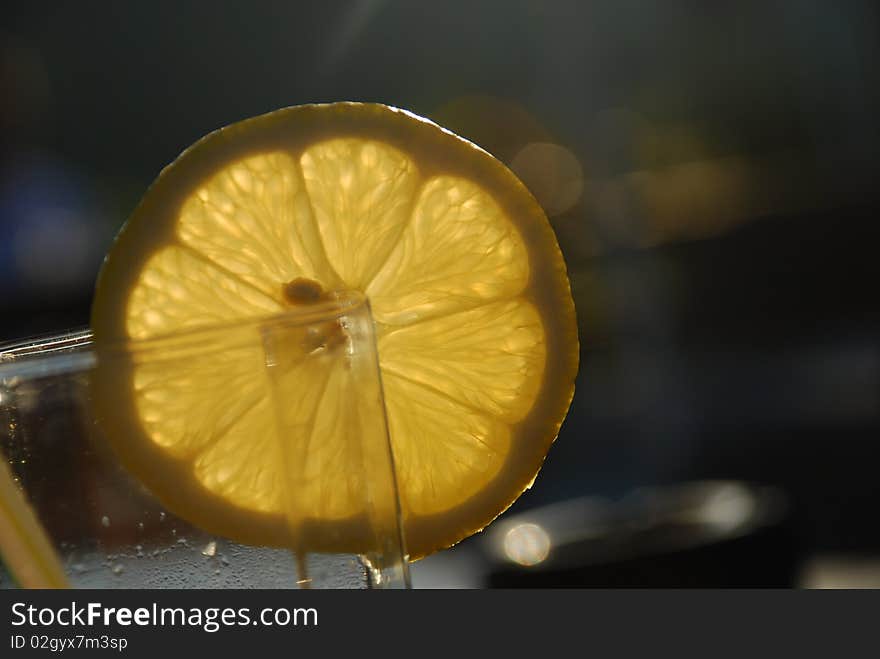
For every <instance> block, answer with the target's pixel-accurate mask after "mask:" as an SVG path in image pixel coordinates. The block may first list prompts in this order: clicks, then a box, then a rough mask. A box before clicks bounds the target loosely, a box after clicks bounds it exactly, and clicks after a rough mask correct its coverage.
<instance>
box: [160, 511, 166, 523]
mask: <svg viewBox="0 0 880 659" xmlns="http://www.w3.org/2000/svg"><path fill="white" fill-rule="evenodd" d="M159 521H160V522H164V521H165V513H159Z"/></svg>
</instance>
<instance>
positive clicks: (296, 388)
mask: <svg viewBox="0 0 880 659" xmlns="http://www.w3.org/2000/svg"><path fill="white" fill-rule="evenodd" d="M236 355H241V361H237V362H236V368H235V369H234V370H235V371H236V372H238V373H239V376H238V379H236V378H234V377H232V376H229V377H230V379H229V381H228V382H222V383H221V385H222V387H223V391H224V392H225V393H224V395H223V400H217V401H211V400H204V399H205V398H208V397H210V396H212V395H215V394H216V390H212V391H211V392H207V391H201V392H199V391H198V390H196V388H198V387H200V386H201V387H204V383H205V377H204V375H203V376H200V377H189V376H190V375H191V374H198V373H200V372H201V373H205V372H207V371H206V370H205V369H208V370H209V371H210V369H212V368H213V373H214V374H215V377H218V378H223V377H226V376H225V375H224V370H223V369H218V368H217V366H216V364H217V363H229V361H230V359H237V357H235V356H236ZM224 360H225V361H224ZM242 372H244V373H246V374H247V375H246V376H244V377H243V376H241V375H240V374H241V373H242ZM156 374H160V377H164V378H167V381H168V382H169V383H170V384H169V385H168V386H167V387H166V389H165V391H166V396H168V397H169V400H168V401H167V405H168V412H167V413H166V416H167V417H169V418H170V419H171V423H174V422H175V421H177V422H179V424H178V426H179V427H180V428H187V427H188V426H187V423H188V421H189V419H188V415H187V411H186V410H181V404H180V403H179V401H178V404H177V406H176V407H175V401H174V397H175V396H177V397H178V398H179V400H182V401H197V402H198V403H199V404H202V403H204V405H203V406H202V407H200V409H198V410H192V414H191V415H189V416H190V417H192V419H195V420H197V421H199V422H204V421H205V419H204V418H203V415H204V414H205V410H208V409H211V407H210V405H211V404H212V402H213V403H216V407H215V410H214V411H215V413H216V415H217V421H218V423H219V422H220V420H222V417H223V415H224V414H226V411H227V410H225V409H224V407H223V406H224V400H236V398H235V396H236V394H237V389H236V387H241V386H242V381H243V380H244V381H248V378H251V377H252V378H258V379H261V381H262V383H263V385H262V386H263V388H262V389H261V390H260V391H263V392H268V394H267V395H265V396H263V397H262V399H261V400H259V401H253V404H254V405H260V410H261V411H260V414H263V415H265V416H266V418H265V423H266V427H269V428H272V429H273V430H274V433H275V436H277V437H278V438H279V439H280V442H279V443H280V444H281V447H280V449H279V450H278V451H277V453H274V454H273V455H275V456H280V458H279V460H280V464H281V468H282V469H283V470H284V474H285V477H284V478H282V479H281V480H283V481H284V485H285V486H284V487H283V488H282V491H283V496H282V498H283V500H284V509H285V510H284V517H286V524H281V525H278V524H276V525H275V526H276V527H277V526H280V528H281V529H282V530H285V531H286V535H285V538H286V540H282V541H280V542H267V543H266V546H250V545H244V544H240V543H237V542H234V541H233V540H231V539H229V538H228V537H225V536H224V535H223V533H222V532H220V533H218V532H217V529H205V528H201V527H200V526H197V525H196V524H194V523H193V522H191V521H187V519H185V517H193V518H195V519H194V521H196V522H197V521H198V518H199V511H198V510H196V511H195V512H194V514H193V515H188V514H186V515H181V514H175V513H174V512H173V511H172V510H171V509H170V508H169V507H166V506H165V504H163V500H166V501H170V500H175V497H177V500H180V501H182V502H183V503H184V504H185V503H186V495H187V491H186V487H192V485H189V486H186V485H185V483H186V482H189V483H192V482H193V480H192V479H191V478H189V479H186V478H181V479H180V484H181V485H180V487H181V491H180V492H179V493H175V492H174V488H175V483H174V481H173V479H174V477H175V476H174V474H169V475H168V478H166V479H165V482H164V483H162V484H161V487H159V488H158V491H157V487H156V483H155V482H153V483H145V482H141V481H140V480H139V479H138V478H137V477H136V476H135V475H134V474H133V473H131V472H130V471H129V470H128V469H127V468H126V467H125V466H124V465H123V463H124V462H125V459H123V452H118V451H117V450H116V449H115V448H114V445H116V446H118V445H119V443H120V442H125V441H127V436H128V435H131V434H137V433H144V434H146V435H149V433H150V432H151V429H150V427H149V423H150V422H151V420H152V419H153V418H154V416H155V413H156V410H157V409H158V410H159V411H160V412H161V409H162V408H161V406H162V405H163V404H164V402H163V401H162V400H159V401H155V400H154V401H153V407H149V404H148V405H147V407H146V408H143V409H140V411H139V412H138V411H137V410H135V407H136V404H135V403H133V402H132V401H133V398H134V396H133V393H132V392H133V390H134V389H133V388H134V387H135V386H136V385H137V384H138V382H139V381H140V380H143V379H144V378H147V379H149V377H156ZM322 375H325V376H326V377H324V378H323V379H322V377H321V376H322ZM328 378H330V379H332V382H330V383H328ZM322 383H323V384H322ZM313 385H314V386H313ZM331 386H332V387H333V391H334V393H333V395H332V396H331V397H328V396H324V395H322V394H323V391H324V388H327V387H331ZM322 387H323V388H322ZM244 393H246V392H244ZM227 394H228V395H227ZM328 400H329V401H330V402H328ZM328 405H329V406H331V407H328ZM157 406H158V407H157ZM334 410H335V411H334ZM337 413H338V418H343V417H344V418H345V419H346V420H347V423H346V425H345V427H343V428H339V427H335V426H336V421H335V420H334V419H336V418H337V416H335V415H337ZM151 415H153V416H151ZM160 416H161V414H160ZM166 421H167V419H166ZM197 421H193V423H196V422H197ZM164 422H165V421H163V423H164ZM132 423H134V424H139V426H140V427H139V428H138V427H132V425H131V424H132ZM316 424H317V425H316ZM152 432H153V434H154V436H155V435H156V432H157V431H156V430H155V429H152ZM110 433H114V434H115V435H116V436H114V438H113V441H112V442H111V441H108V440H107V436H108V434H110ZM325 436H326V438H327V441H328V443H329V442H330V440H331V439H332V440H333V441H335V442H336V444H334V446H336V447H337V453H339V452H340V451H339V446H340V441H344V445H343V446H344V448H343V449H342V453H343V454H344V458H339V459H338V460H337V459H335V458H333V457H332V456H331V457H325V458H324V459H323V461H322V462H320V464H316V463H315V459H316V458H315V445H316V443H320V442H321V441H322V440H323V439H324V438H325ZM331 436H332V437H331ZM160 439H161V438H160ZM256 439H258V438H256V437H255V438H254V440H256ZM140 444H152V442H145V441H144V440H143V438H142V439H141V440H140ZM132 445H134V446H138V445H139V444H138V443H137V442H134V443H133V444H132ZM138 450H141V449H138ZM146 450H147V451H149V450H161V448H158V449H157V448H156V447H155V446H153V447H152V448H147V449H146ZM0 451H2V454H3V455H4V456H5V462H6V465H4V464H2V463H0V479H5V481H4V482H5V483H6V488H5V489H3V488H0V533H2V534H3V535H4V536H5V539H4V538H3V537H0V552H3V553H4V562H5V564H6V567H7V569H6V571H4V570H3V569H2V568H0V587H10V586H15V585H16V584H17V583H18V585H21V582H22V581H23V577H22V575H26V573H27V572H28V570H29V569H31V568H33V569H36V568H38V567H39V565H36V563H38V562H40V561H43V563H45V564H47V565H49V564H52V562H53V561H55V563H54V565H55V566H56V567H59V568H60V571H61V572H63V575H62V576H61V577H60V578H61V579H66V581H67V583H68V584H69V585H71V586H73V587H85V588H138V587H144V588H163V587H170V588H174V587H197V588H247V587H254V588H278V587H297V586H299V587H315V588H318V587H329V588H352V587H353V588H395V587H408V585H409V574H408V568H407V559H406V552H405V548H404V542H403V537H402V531H401V523H400V505H399V500H398V490H397V486H396V482H395V475H394V465H393V457H392V453H391V447H390V442H389V436H388V426H387V419H386V415H385V406H384V401H383V392H382V386H381V380H380V376H379V368H378V360H377V353H376V345H375V336H374V333H373V322H372V318H371V316H370V311H369V304H368V302H367V300H366V299H365V298H364V297H363V296H362V295H360V294H357V293H339V294H335V295H334V296H333V297H332V299H329V300H326V301H324V302H322V303H319V304H316V305H309V306H303V307H300V308H297V309H292V310H289V311H286V312H284V313H279V314H277V315H275V316H271V317H266V318H261V319H257V320H248V321H246V322H237V323H227V324H221V325H212V326H211V327H209V328H196V329H189V330H186V331H181V332H178V333H176V334H173V335H166V336H162V337H161V338H156V339H147V340H139V341H129V342H126V343H124V344H102V343H100V342H96V341H95V340H93V337H92V335H91V333H90V332H89V331H88V330H83V331H77V332H70V333H67V334H64V335H58V336H53V337H49V338H41V339H36V340H30V341H22V342H18V343H15V344H9V345H5V346H0ZM138 458H139V456H138V455H137V454H136V455H135V459H138ZM126 459H127V460H129V461H130V460H132V457H131V455H130V454H127V455H126ZM242 459H256V460H261V459H262V460H265V459H268V456H267V455H266V454H257V455H250V456H247V457H243V458H242ZM7 465H8V468H7ZM181 468H184V467H181ZM186 468H189V469H192V468H193V465H192V464H189V465H187V467H186ZM134 471H138V470H137V469H135V470H134ZM4 472H6V473H4ZM339 488H345V490H346V492H347V494H346V497H347V499H346V500H347V501H349V508H348V509H346V510H345V511H344V513H340V514H337V517H339V519H334V520H333V522H332V523H329V524H328V523H326V522H325V521H324V522H322V521H321V519H317V520H316V519H315V518H316V515H315V514H314V510H312V508H313V507H314V506H315V505H316V504H315V503H314V502H315V494H314V493H315V492H316V491H319V492H326V493H327V496H328V497H330V498H332V497H333V495H334V492H336V491H337V490H338V489H339ZM169 491H170V494H169ZM306 491H308V492H310V494H309V495H308V496H304V494H303V493H305V492H306ZM19 495H20V496H19ZM17 498H18V499H20V501H15V499H17ZM199 500H201V499H199ZM352 500H353V501H355V502H356V503H357V505H356V508H357V509H356V510H351V504H350V502H351V501H352ZM25 501H27V504H25V503H24V502H25ZM328 501H329V499H328ZM172 505H173V507H174V508H175V510H177V511H178V512H179V511H180V508H181V506H180V505H177V504H172ZM327 506H328V507H329V508H328V509H330V508H332V506H331V504H330V503H328V504H327ZM184 508H185V509H187V508H186V507H185V506H184ZM227 509H228V510H227ZM187 510H189V509H187ZM218 511H219V512H218ZM337 512H338V510H337ZM31 513H33V514H31ZM224 515H229V516H232V517H235V516H236V515H238V516H239V517H238V518H237V519H238V520H239V521H238V522H237V523H238V524H239V527H240V526H241V524H247V523H248V522H247V520H248V519H250V517H249V516H250V515H251V513H249V512H246V511H245V512H243V511H241V510H240V509H239V510H236V509H235V507H234V506H229V505H226V506H224V505H223V504H218V508H217V510H216V511H214V512H213V513H212V514H211V515H210V516H209V518H210V519H217V518H218V517H219V519H220V520H221V522H220V523H221V525H222V521H223V519H224ZM257 517H258V516H257ZM317 517H318V518H320V515H317ZM34 518H35V519H34ZM28 519H30V520H32V521H35V523H33V524H30V525H29V524H28ZM15 529H17V530H18V531H17V534H16V533H14V532H13V531H14V530H15ZM340 537H342V538H345V539H346V542H347V543H348V545H346V546H343V547H342V549H339V547H340V546H341V545H340ZM16 542H18V548H17V549H16V547H15V546H14V545H15V544H16ZM41 542H42V545H41ZM279 545H282V546H283V547H282V548H279ZM22 547H24V548H22ZM41 547H42V549H41ZM29 562H30V563H32V564H31V565H29V564H28V563H29ZM16 568H17V569H16ZM43 568H44V569H49V571H51V569H50V568H51V565H50V568H46V567H45V565H44V566H43ZM16 577H18V578H16Z"/></svg>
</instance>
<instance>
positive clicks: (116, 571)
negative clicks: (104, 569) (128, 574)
mask: <svg viewBox="0 0 880 659" xmlns="http://www.w3.org/2000/svg"><path fill="white" fill-rule="evenodd" d="M124 571H125V568H124V567H122V566H121V565H114V566H113V574H115V575H117V576H118V575H120V574H122V573H123V572H124Z"/></svg>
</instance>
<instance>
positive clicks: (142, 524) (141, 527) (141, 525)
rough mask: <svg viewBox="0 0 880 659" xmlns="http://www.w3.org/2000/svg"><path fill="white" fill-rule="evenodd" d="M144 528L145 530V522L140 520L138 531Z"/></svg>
mask: <svg viewBox="0 0 880 659" xmlns="http://www.w3.org/2000/svg"><path fill="white" fill-rule="evenodd" d="M143 530H144V523H143V522H138V531H143Z"/></svg>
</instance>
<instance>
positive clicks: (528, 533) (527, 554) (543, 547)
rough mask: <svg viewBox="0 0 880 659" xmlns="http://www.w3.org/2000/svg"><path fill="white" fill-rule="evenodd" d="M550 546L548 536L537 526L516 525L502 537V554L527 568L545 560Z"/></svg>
mask: <svg viewBox="0 0 880 659" xmlns="http://www.w3.org/2000/svg"><path fill="white" fill-rule="evenodd" d="M550 545H551V543H550V536H549V535H547V532H546V531H545V530H544V529H543V528H541V527H540V526H538V525H537V524H517V525H516V526H514V527H513V528H512V529H510V531H508V532H507V535H505V536H504V553H505V554H506V555H507V557H508V558H509V559H510V560H512V561H513V562H514V563H518V564H519V565H525V566H527V567H530V566H532V565H537V564H538V563H541V562H543V561H544V560H546V558H547V556H548V555H549V554H550Z"/></svg>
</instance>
